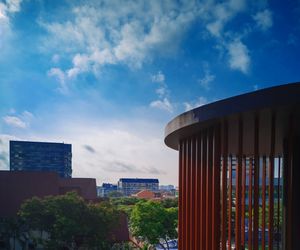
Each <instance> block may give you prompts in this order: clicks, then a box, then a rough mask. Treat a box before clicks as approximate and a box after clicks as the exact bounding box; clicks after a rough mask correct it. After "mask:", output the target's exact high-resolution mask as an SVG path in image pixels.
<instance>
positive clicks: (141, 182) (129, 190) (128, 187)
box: [118, 178, 159, 196]
mask: <svg viewBox="0 0 300 250" xmlns="http://www.w3.org/2000/svg"><path fill="white" fill-rule="evenodd" d="M158 188H159V181H158V179H141V178H121V179H119V181H118V189H119V191H121V192H122V193H123V194H124V195H126V196H130V195H132V194H135V193H137V192H139V191H141V190H150V191H158Z"/></svg>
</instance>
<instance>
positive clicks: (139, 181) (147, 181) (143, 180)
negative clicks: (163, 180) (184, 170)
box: [119, 178, 159, 183]
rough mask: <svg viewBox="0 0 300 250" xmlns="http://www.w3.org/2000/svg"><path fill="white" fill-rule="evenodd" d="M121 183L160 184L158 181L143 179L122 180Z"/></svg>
mask: <svg viewBox="0 0 300 250" xmlns="http://www.w3.org/2000/svg"><path fill="white" fill-rule="evenodd" d="M119 181H120V182H132V183H159V181H158V179H142V178H121V179H120V180H119Z"/></svg>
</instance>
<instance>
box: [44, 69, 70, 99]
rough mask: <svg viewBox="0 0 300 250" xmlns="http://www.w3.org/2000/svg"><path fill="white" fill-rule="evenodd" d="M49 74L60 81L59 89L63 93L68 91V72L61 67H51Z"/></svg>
mask: <svg viewBox="0 0 300 250" xmlns="http://www.w3.org/2000/svg"><path fill="white" fill-rule="evenodd" d="M48 76H51V77H55V78H56V79H57V80H58V82H59V83H60V87H59V89H58V90H59V91H60V92H61V93H63V94H66V93H68V86H67V84H66V74H65V72H63V71H62V70H61V69H60V68H51V69H50V70H49V71H48Z"/></svg>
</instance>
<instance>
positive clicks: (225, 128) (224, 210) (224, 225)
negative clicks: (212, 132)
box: [221, 121, 228, 250]
mask: <svg viewBox="0 0 300 250" xmlns="http://www.w3.org/2000/svg"><path fill="white" fill-rule="evenodd" d="M227 165H228V124H227V121H224V124H223V142H222V235H221V247H222V248H221V249H222V250H226V239H227V237H226V228H227V215H228V214H227Z"/></svg>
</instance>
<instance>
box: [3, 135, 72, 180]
mask: <svg viewBox="0 0 300 250" xmlns="http://www.w3.org/2000/svg"><path fill="white" fill-rule="evenodd" d="M9 148H10V170H11V171H47V172H56V173H58V174H59V176H60V177H63V178H71V177H72V145H71V144H65V143H52V142H51V143H50V142H29V141H10V143H9Z"/></svg>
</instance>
